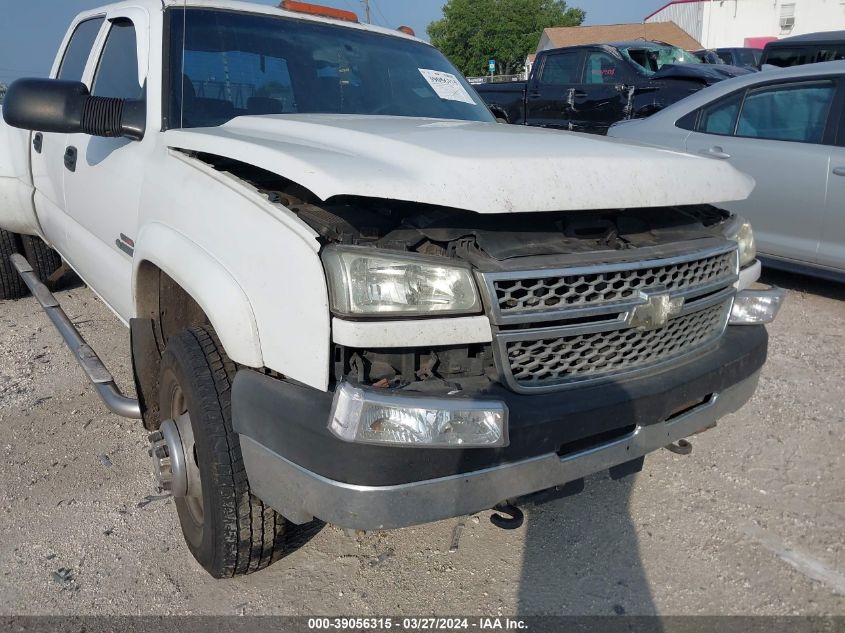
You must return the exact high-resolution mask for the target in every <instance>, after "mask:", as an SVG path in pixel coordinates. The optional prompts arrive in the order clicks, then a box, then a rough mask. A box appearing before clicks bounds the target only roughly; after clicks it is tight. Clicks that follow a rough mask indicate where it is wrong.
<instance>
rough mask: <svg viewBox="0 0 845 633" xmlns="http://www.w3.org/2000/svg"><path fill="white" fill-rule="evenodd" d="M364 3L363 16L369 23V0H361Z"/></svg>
mask: <svg viewBox="0 0 845 633" xmlns="http://www.w3.org/2000/svg"><path fill="white" fill-rule="evenodd" d="M361 1H362V2H363V3H364V16H365V19H366V21H367V24H369V23H370V0H361Z"/></svg>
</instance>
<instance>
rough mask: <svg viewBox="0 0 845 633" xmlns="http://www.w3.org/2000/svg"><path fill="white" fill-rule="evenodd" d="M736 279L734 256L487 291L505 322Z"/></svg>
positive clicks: (516, 282) (507, 282) (510, 283)
mask: <svg viewBox="0 0 845 633" xmlns="http://www.w3.org/2000/svg"><path fill="white" fill-rule="evenodd" d="M735 274H736V255H735V253H734V251H728V252H726V253H719V254H716V255H712V256H710V257H705V258H703V259H696V260H693V261H683V262H677V263H671V264H663V265H660V264H654V265H651V266H647V267H645V268H639V269H628V270H605V271H601V272H579V273H578V274H570V275H553V276H549V277H539V276H538V277H536V278H530V279H521V278H520V279H496V280H493V291H494V295H495V302H496V307H497V308H498V311H499V312H500V314H502V315H503V316H505V317H507V316H510V315H516V314H526V313H531V312H539V311H545V310H550V309H562V308H563V309H565V308H578V307H587V306H594V305H600V304H608V303H614V302H622V301H625V300H630V299H631V298H632V297H636V296H637V295H638V293H639V292H640V291H641V290H643V289H646V288H652V287H657V286H659V287H662V288H664V289H666V290H667V291H682V290H687V289H690V288H695V287H700V286H707V285H712V284H718V283H719V282H720V281H726V280H729V279H731V278H732V277H733V276H734V275H735Z"/></svg>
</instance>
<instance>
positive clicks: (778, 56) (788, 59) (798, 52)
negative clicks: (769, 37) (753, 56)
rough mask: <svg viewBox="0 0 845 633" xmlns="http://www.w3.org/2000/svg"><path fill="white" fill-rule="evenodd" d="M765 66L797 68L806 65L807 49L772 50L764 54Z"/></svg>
mask: <svg viewBox="0 0 845 633" xmlns="http://www.w3.org/2000/svg"><path fill="white" fill-rule="evenodd" d="M764 63H766V64H771V65H772V66H780V67H781V68H786V67H787V66H799V65H801V64H806V63H807V49H804V48H772V49H770V50H769V51H768V53H766V61H765V62H764Z"/></svg>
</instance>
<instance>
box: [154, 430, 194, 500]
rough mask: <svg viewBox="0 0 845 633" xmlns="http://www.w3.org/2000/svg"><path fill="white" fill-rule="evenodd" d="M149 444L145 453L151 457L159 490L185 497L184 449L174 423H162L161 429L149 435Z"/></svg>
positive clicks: (185, 468) (186, 477)
mask: <svg viewBox="0 0 845 633" xmlns="http://www.w3.org/2000/svg"><path fill="white" fill-rule="evenodd" d="M150 444H151V445H152V446H150V449H149V451H147V452H148V453H149V455H150V457H152V460H153V473H154V474H155V477H156V480H157V481H158V486H159V488H161V489H162V490H167V491H169V492H171V493H172V494H173V496H174V497H184V496H186V495H187V493H188V476H187V467H186V465H185V461H186V458H185V449H184V447H183V446H182V437H181V435H180V434H179V427H178V426H177V425H176V422H175V421H173V420H165V421H164V422H162V423H161V428H160V429H159V430H158V431H155V432H154V433H151V434H150Z"/></svg>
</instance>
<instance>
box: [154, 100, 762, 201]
mask: <svg viewBox="0 0 845 633" xmlns="http://www.w3.org/2000/svg"><path fill="white" fill-rule="evenodd" d="M164 139H165V143H166V144H167V145H168V146H169V147H170V148H172V149H177V150H184V151H194V152H201V153H206V154H213V155H217V156H221V157H224V158H229V159H233V160H237V161H240V162H242V163H246V164H249V165H252V166H254V167H258V168H261V169H264V170H266V171H269V172H272V173H274V174H277V175H279V176H281V177H283V178H286V179H288V180H290V181H292V182H295V183H296V184H298V185H300V186H302V187H305V188H306V189H308V190H310V191H312V192H313V193H314V194H315V195H317V196H318V197H319V198H321V199H322V200H323V201H326V200H328V199H330V198H333V197H336V196H360V197H366V198H380V199H386V200H400V201H405V202H417V203H422V204H431V205H437V206H442V207H451V208H455V209H464V210H467V211H475V212H478V213H522V212H536V211H576V210H577V211H588V210H604V209H622V208H640V207H668V206H680V205H689V204H714V203H718V202H728V201H734V200H744V199H745V198H747V197H748V196H749V195H750V193H751V191H752V189H753V187H754V180H753V179H752V178H751V177H750V176H746V175H744V174H742V173H740V172H739V171H737V170H736V169H734V168H733V167H732V166H731V165H730V164H728V163H726V162H725V161H718V160H715V159H712V158H707V157H703V156H693V155H689V154H684V153H681V152H676V151H672V150H666V149H658V148H653V147H648V146H645V145H635V144H629V143H626V142H624V141H619V140H616V139H609V138H604V137H596V136H589V135H585V134H577V133H572V132H558V131H551V130H543V129H536V128H529V127H524V126H517V125H504V124H499V123H477V122H465V121H451V120H449V121H447V120H437V119H416V118H406V117H390V116H359V115H321V114H316V115H315V114H309V115H267V116H244V117H238V118H236V119H233V120H232V121H229V122H228V123H226V124H224V125H222V126H220V127H213V128H193V129H184V130H169V131H167V132H165V134H164Z"/></svg>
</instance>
